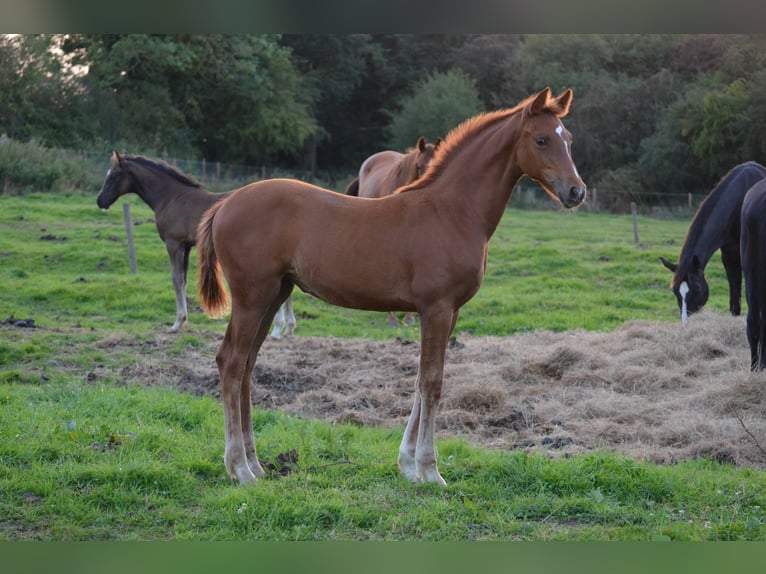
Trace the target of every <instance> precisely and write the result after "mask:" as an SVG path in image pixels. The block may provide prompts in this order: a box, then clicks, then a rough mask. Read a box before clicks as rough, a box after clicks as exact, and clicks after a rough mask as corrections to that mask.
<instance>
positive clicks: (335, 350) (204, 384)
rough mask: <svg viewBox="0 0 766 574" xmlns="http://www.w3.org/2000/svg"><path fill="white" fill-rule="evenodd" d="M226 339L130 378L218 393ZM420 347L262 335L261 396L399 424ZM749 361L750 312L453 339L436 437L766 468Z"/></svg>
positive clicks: (140, 368) (290, 406)
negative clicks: (219, 358) (218, 356)
mask: <svg viewBox="0 0 766 574" xmlns="http://www.w3.org/2000/svg"><path fill="white" fill-rule="evenodd" d="M163 337H165V336H163ZM219 342H220V338H219V339H218V340H216V341H211V342H210V345H209V346H207V347H205V348H203V349H196V350H194V349H189V350H188V354H184V355H182V356H175V357H172V358H165V359H152V360H151V361H153V362H149V363H147V362H142V363H137V364H136V365H135V366H134V367H132V368H131V372H125V373H123V375H124V376H125V378H126V379H127V380H126V382H130V380H132V381H133V382H139V383H143V384H148V383H151V384H156V383H158V382H160V383H166V384H171V385H173V386H176V387H179V388H181V389H184V390H188V391H191V392H195V393H202V394H211V395H214V396H220V393H219V389H218V377H217V372H216V370H215V359H214V357H215V353H216V350H217V347H218V344H219ZM418 354H419V344H418V343H417V342H415V341H408V340H402V339H396V340H390V341H371V340H366V339H339V338H332V337H294V338H291V339H284V340H281V341H267V342H266V343H265V344H264V346H263V348H262V350H261V354H260V356H259V361H258V364H257V365H256V372H255V381H254V384H253V402H254V403H255V404H256V405H257V406H259V407H261V408H279V409H283V410H285V411H287V412H289V413H292V414H294V415H297V416H300V417H305V418H315V419H322V420H326V421H331V422H350V423H354V424H361V425H394V424H396V425H402V426H403V425H404V424H405V422H406V420H407V417H408V415H409V412H410V410H411V408H412V401H413V389H414V385H415V378H416V374H417V365H418ZM748 362H749V349H748V346H747V341H746V337H745V319H744V317H730V316H728V315H723V314H719V313H714V312H707V311H706V312H702V313H700V314H698V315H695V316H694V317H692V318H691V320H690V321H689V323H688V324H687V325H686V326H682V325H681V324H680V323H656V322H647V321H631V322H629V323H626V324H624V325H623V326H622V327H620V328H619V329H617V330H614V331H610V332H587V331H574V332H564V333H556V332H548V331H536V332H532V333H528V334H522V335H517V336H512V337H473V336H470V335H466V334H458V336H457V338H456V339H454V340H453V341H451V344H450V346H449V349H448V352H447V363H446V376H445V385H444V391H443V395H442V402H441V405H440V412H439V416H438V418H437V433H438V434H437V436H438V437H445V436H462V437H465V438H467V439H469V440H470V441H471V442H473V443H475V444H479V445H484V446H490V447H494V448H504V449H530V450H543V451H545V452H548V453H550V454H552V455H557V456H560V455H562V454H570V453H577V452H584V451H588V450H591V449H605V450H612V451H618V452H620V453H623V454H625V455H628V456H631V457H634V458H637V459H645V460H651V461H655V462H662V463H668V462H673V461H678V460H688V459H691V458H696V457H704V458H709V459H714V460H718V461H723V462H732V463H735V464H741V465H752V466H757V467H763V466H764V463H765V462H766V451H764V448H763V447H766V375H764V374H762V373H756V374H753V373H750V371H749V369H748Z"/></svg>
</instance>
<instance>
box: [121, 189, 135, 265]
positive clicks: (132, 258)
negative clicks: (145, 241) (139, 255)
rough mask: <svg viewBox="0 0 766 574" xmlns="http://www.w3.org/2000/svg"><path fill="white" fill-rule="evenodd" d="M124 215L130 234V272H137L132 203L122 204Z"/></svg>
mask: <svg viewBox="0 0 766 574" xmlns="http://www.w3.org/2000/svg"><path fill="white" fill-rule="evenodd" d="M122 215H123V219H125V232H126V233H127V235H128V263H129V264H130V274H131V275H135V274H136V247H135V245H134V243H133V222H132V221H131V220H130V204H129V203H123V204H122Z"/></svg>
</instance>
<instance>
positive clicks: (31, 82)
mask: <svg viewBox="0 0 766 574" xmlns="http://www.w3.org/2000/svg"><path fill="white" fill-rule="evenodd" d="M546 86H550V87H551V88H552V89H553V90H554V92H556V93H558V92H560V91H561V90H563V89H566V88H572V89H573V90H574V93H575V97H574V102H573V105H572V111H571V112H570V115H569V117H568V118H567V119H566V120H565V122H566V124H567V127H568V128H569V130H570V131H571V132H572V133H573V134H574V138H575V141H574V156H575V160H576V162H577V164H578V168H579V170H580V172H581V173H583V175H584V177H585V179H586V181H587V182H588V184H589V185H590V186H591V187H593V186H598V187H599V188H600V189H619V190H621V191H628V192H631V191H633V192H636V193H639V192H645V191H651V192H660V193H703V192H706V191H708V190H709V189H710V188H712V186H713V185H714V184H715V183H716V182H717V180H718V179H720V177H722V176H723V175H724V174H725V173H726V172H727V171H728V170H729V169H730V168H732V167H734V166H735V165H736V164H738V163H741V162H743V161H747V160H755V161H759V162H764V161H766V36H763V35H756V36H750V35H646V34H641V35H582V34H578V35H519V34H514V35H484V34H442V35H411V34H380V35H378V34H346V35H332V34H321V35H315V34H285V35H215V34H186V35H147V34H99V35H86V34H67V35H5V36H0V134H2V135H3V137H5V138H9V139H11V140H18V141H30V140H34V141H37V142H39V143H41V144H43V145H45V146H50V147H63V148H76V149H87V150H91V151H97V152H98V151H103V152H104V153H107V152H108V150H111V149H112V148H118V149H125V150H127V151H130V152H133V153H145V154H146V155H154V156H160V155H161V154H170V155H171V156H176V157H189V158H198V159H201V158H205V159H207V160H208V161H221V162H227V163H235V164H252V165H263V164H269V165H279V166H282V167H284V168H285V169H294V170H301V171H306V170H308V171H311V172H335V173H341V172H342V173H353V172H354V171H355V170H357V169H358V166H359V164H360V163H361V162H362V161H363V160H364V159H365V158H366V157H367V156H369V155H371V154H372V153H374V152H376V151H379V150H381V149H385V148H393V149H399V150H402V151H403V150H404V149H406V148H407V147H410V146H412V145H414V143H415V141H416V140H417V138H418V137H419V136H421V135H423V136H425V137H427V138H428V139H431V140H433V139H435V138H436V137H444V136H445V135H446V133H447V132H448V131H449V130H450V129H451V128H453V127H455V126H456V125H457V124H459V123H460V122H461V121H463V120H464V119H467V118H469V117H471V116H473V115H475V114H477V113H480V112H482V111H486V110H493V109H498V108H503V107H510V106H513V105H515V104H516V103H517V102H518V101H520V100H521V99H523V98H525V97H526V96H528V95H530V94H532V93H534V92H536V91H538V90H540V89H542V88H544V87H546Z"/></svg>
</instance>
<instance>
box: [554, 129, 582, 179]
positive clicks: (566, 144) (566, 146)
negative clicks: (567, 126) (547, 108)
mask: <svg viewBox="0 0 766 574" xmlns="http://www.w3.org/2000/svg"><path fill="white" fill-rule="evenodd" d="M556 133H557V134H558V136H559V137H560V138H561V141H563V142H564V148H565V149H566V150H567V155H568V156H569V159H570V160H571V159H572V152H571V151H570V149H569V144H568V143H567V140H566V138H565V137H564V124H562V123H561V120H559V125H558V127H557V128H556ZM572 169H574V172H575V175H577V177H580V174H579V173H578V172H577V166H575V164H574V161H572Z"/></svg>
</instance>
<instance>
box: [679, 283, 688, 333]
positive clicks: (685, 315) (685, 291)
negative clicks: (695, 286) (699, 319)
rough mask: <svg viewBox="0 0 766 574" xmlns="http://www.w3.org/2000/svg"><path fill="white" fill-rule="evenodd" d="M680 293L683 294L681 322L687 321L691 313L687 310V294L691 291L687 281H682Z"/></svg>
mask: <svg viewBox="0 0 766 574" xmlns="http://www.w3.org/2000/svg"><path fill="white" fill-rule="evenodd" d="M678 293H679V295H681V322H682V323H686V320H687V319H688V318H689V313H688V312H687V310H686V295H687V294H688V293H689V284H688V283H687V282H686V281H682V282H681V284H680V285H679V286H678Z"/></svg>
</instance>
